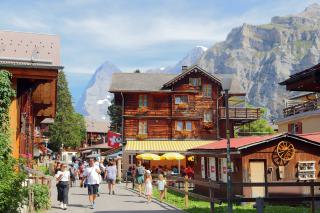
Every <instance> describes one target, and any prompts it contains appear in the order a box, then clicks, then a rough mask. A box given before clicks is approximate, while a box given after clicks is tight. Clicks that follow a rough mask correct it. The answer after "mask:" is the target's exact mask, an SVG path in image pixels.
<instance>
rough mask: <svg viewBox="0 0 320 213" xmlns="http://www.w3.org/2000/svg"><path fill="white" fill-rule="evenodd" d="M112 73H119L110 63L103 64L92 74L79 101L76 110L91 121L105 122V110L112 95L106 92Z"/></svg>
mask: <svg viewBox="0 0 320 213" xmlns="http://www.w3.org/2000/svg"><path fill="white" fill-rule="evenodd" d="M114 72H121V71H120V69H119V68H118V67H116V66H115V65H113V64H111V63H110V62H108V61H106V62H104V63H103V64H102V65H101V66H100V67H99V68H98V69H97V70H96V71H95V73H94V75H93V76H92V78H91V80H90V81H89V83H88V85H87V87H86V89H85V91H84V92H83V94H82V96H81V98H80V99H79V101H78V103H77V105H76V109H77V111H78V112H79V113H81V114H83V115H84V116H85V117H88V118H90V119H92V120H97V121H99V120H107V121H108V116H107V109H108V106H109V105H110V103H111V100H112V98H113V95H112V94H111V93H109V92H108V89H109V85H110V83H111V76H112V73H114Z"/></svg>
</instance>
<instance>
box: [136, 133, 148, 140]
mask: <svg viewBox="0 0 320 213" xmlns="http://www.w3.org/2000/svg"><path fill="white" fill-rule="evenodd" d="M147 137H148V135H147V134H137V140H139V141H142V140H145V139H147Z"/></svg>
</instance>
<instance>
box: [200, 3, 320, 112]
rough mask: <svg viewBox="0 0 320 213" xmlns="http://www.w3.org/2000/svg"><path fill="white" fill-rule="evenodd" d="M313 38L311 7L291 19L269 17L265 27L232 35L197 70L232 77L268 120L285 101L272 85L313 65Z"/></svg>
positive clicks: (319, 47)
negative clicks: (229, 74)
mask: <svg viewBox="0 0 320 213" xmlns="http://www.w3.org/2000/svg"><path fill="white" fill-rule="evenodd" d="M319 36H320V6H319V5H318V4H313V5H311V6H309V7H308V8H306V9H305V10H304V11H303V12H302V13H299V14H296V15H290V16H285V17H273V18H272V19H271V23H270V24H265V25H258V26H255V25H248V24H243V25H242V26H241V27H238V28H235V29H233V30H232V31H231V32H230V33H229V35H228V36H227V38H226V40H225V41H223V42H220V43H217V44H215V45H214V46H213V47H211V48H209V49H208V50H207V51H206V52H205V53H204V54H203V55H202V56H201V58H200V60H199V61H198V64H199V65H200V66H201V67H203V68H204V69H206V70H208V71H210V72H214V73H232V74H234V75H235V77H236V80H237V81H238V82H239V84H240V86H241V87H242V88H243V89H245V91H247V100H248V101H249V102H250V103H251V104H253V105H256V106H262V107H267V108H268V109H270V111H271V115H272V116H271V118H278V117H280V116H281V114H282V108H283V100H284V98H286V97H287V95H288V93H287V92H286V91H285V88H284V87H282V86H279V85H278V83H279V82H281V81H283V80H284V79H286V78H287V77H288V76H289V75H290V74H292V73H294V72H297V71H300V70H302V69H304V68H307V67H310V66H312V65H314V64H317V63H319V61H320V57H319V56H320V38H319Z"/></svg>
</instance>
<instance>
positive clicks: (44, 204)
mask: <svg viewBox="0 0 320 213" xmlns="http://www.w3.org/2000/svg"><path fill="white" fill-rule="evenodd" d="M31 190H32V191H33V194H34V208H35V209H36V210H39V209H48V208H50V203H51V202H50V193H49V187H48V186H47V185H41V184H33V185H32V186H31Z"/></svg>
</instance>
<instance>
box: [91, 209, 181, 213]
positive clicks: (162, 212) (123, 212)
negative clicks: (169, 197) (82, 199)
mask: <svg viewBox="0 0 320 213" xmlns="http://www.w3.org/2000/svg"><path fill="white" fill-rule="evenodd" d="M128 212H148V213H164V212H168V213H170V212H171V213H178V212H180V211H177V210H133V211H96V212H94V213H128Z"/></svg>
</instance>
